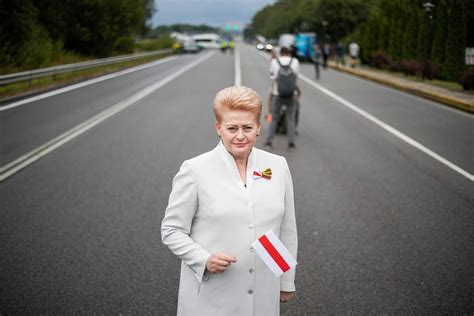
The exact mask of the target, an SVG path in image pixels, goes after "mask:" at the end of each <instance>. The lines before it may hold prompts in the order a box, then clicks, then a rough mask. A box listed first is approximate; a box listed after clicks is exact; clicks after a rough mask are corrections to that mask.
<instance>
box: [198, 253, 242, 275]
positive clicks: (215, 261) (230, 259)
mask: <svg viewBox="0 0 474 316" xmlns="http://www.w3.org/2000/svg"><path fill="white" fill-rule="evenodd" d="M235 262H237V258H236V257H235V256H229V255H226V254H224V253H221V252H218V253H215V254H212V255H210V256H209V258H208V259H207V262H206V269H207V271H209V273H214V274H219V273H224V272H225V271H226V270H227V267H228V266H230V265H231V264H232V263H235Z"/></svg>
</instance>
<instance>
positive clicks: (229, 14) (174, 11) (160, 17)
mask: <svg viewBox="0 0 474 316" xmlns="http://www.w3.org/2000/svg"><path fill="white" fill-rule="evenodd" d="M273 2H275V0H155V5H156V8H157V12H156V13H155V15H154V16H153V18H152V23H153V26H156V25H163V24H174V23H190V24H209V25H214V26H222V25H224V24H226V23H239V24H245V23H248V22H250V21H251V19H252V17H253V15H254V14H255V13H256V12H257V11H258V10H260V9H261V8H263V7H264V6H266V5H267V4H271V3H273Z"/></svg>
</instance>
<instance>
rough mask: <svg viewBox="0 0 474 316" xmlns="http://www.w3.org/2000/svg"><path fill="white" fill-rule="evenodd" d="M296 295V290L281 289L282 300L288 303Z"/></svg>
mask: <svg viewBox="0 0 474 316" xmlns="http://www.w3.org/2000/svg"><path fill="white" fill-rule="evenodd" d="M294 295H295V292H284V291H280V302H283V303H286V302H288V301H289V300H291V298H292V297H293V296H294Z"/></svg>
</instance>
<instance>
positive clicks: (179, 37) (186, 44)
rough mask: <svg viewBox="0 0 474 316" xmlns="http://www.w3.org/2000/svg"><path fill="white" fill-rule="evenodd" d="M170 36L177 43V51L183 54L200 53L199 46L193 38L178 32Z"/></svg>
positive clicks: (175, 48)
mask: <svg viewBox="0 0 474 316" xmlns="http://www.w3.org/2000/svg"><path fill="white" fill-rule="evenodd" d="M170 36H171V38H173V39H174V40H175V41H176V43H175V44H174V45H173V49H174V50H175V51H180V52H183V53H196V52H198V51H199V46H198V45H197V44H196V42H195V41H194V39H193V38H192V37H191V36H189V35H186V34H181V33H178V32H172V33H171V34H170Z"/></svg>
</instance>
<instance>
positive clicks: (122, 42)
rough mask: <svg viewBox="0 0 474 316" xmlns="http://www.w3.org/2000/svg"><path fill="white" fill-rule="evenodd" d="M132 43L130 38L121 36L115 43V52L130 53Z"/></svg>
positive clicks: (132, 46)
mask: <svg viewBox="0 0 474 316" xmlns="http://www.w3.org/2000/svg"><path fill="white" fill-rule="evenodd" d="M133 48H134V42H133V39H132V37H131V36H121V37H119V38H118V39H117V41H116V42H115V50H116V51H117V52H120V53H132V52H133Z"/></svg>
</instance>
